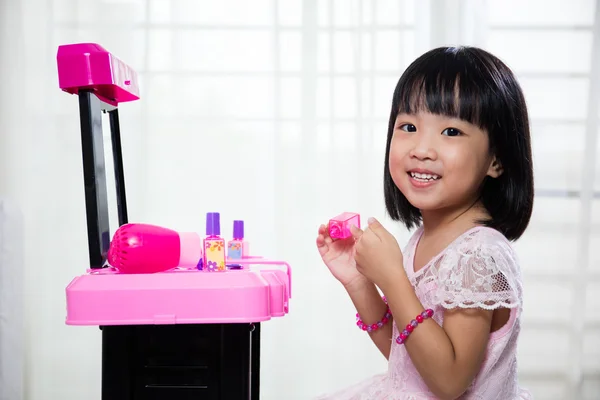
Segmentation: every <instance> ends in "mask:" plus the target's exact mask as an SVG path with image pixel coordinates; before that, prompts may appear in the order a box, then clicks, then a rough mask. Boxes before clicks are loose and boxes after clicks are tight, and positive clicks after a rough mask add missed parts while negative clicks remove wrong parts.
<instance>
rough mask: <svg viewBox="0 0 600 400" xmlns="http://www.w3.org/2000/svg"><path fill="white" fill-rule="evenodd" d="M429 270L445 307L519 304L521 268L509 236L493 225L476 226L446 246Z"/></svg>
mask: <svg viewBox="0 0 600 400" xmlns="http://www.w3.org/2000/svg"><path fill="white" fill-rule="evenodd" d="M438 257H439V258H438V259H437V260H436V261H435V262H434V263H433V265H431V268H430V270H429V271H428V275H429V276H428V277H429V279H431V280H433V281H435V282H436V283H437V287H438V291H437V292H436V296H437V301H436V302H437V303H438V304H444V306H445V307H454V306H459V307H463V308H468V307H480V308H486V309H494V308H497V307H505V308H513V307H518V306H520V304H521V300H522V282H521V270H520V266H519V261H518V258H517V255H516V253H515V251H514V249H513V247H512V245H511V243H510V241H509V240H508V239H506V237H504V235H503V234H502V233H501V232H499V231H497V230H494V229H492V228H487V227H481V226H478V227H475V228H472V229H470V230H468V231H467V232H465V233H463V234H462V235H461V236H460V237H458V238H457V239H456V240H455V241H454V242H453V243H452V244H451V245H450V246H448V247H447V248H446V250H445V251H443V252H442V253H441V254H440V255H439V256H438Z"/></svg>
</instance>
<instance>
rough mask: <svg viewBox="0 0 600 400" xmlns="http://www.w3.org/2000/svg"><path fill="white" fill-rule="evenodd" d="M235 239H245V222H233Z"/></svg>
mask: <svg viewBox="0 0 600 400" xmlns="http://www.w3.org/2000/svg"><path fill="white" fill-rule="evenodd" d="M233 238H234V239H243V238H244V221H240V220H236V221H233Z"/></svg>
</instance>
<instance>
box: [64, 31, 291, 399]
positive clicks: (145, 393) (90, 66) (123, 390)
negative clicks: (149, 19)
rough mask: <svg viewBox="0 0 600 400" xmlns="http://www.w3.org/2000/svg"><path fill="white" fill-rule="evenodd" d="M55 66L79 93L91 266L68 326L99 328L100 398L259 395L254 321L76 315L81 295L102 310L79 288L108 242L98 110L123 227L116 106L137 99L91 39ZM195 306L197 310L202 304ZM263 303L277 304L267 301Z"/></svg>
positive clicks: (133, 84) (133, 83) (126, 73)
mask: <svg viewBox="0 0 600 400" xmlns="http://www.w3.org/2000/svg"><path fill="white" fill-rule="evenodd" d="M57 64H58V73H59V86H60V88H61V89H62V90H63V91H65V92H67V93H71V94H76V95H77V96H78V97H79V113H80V122H81V143H82V156H83V172H84V188H85V203H86V214H87V233H88V245H89V258H90V266H91V268H90V269H89V270H88V273H87V274H85V275H82V276H80V277H76V278H75V279H74V280H73V281H72V282H71V284H70V285H69V287H67V323H68V324H70V325H98V326H100V329H101V331H102V399H103V400H154V399H169V400H186V399H195V400H199V399H211V400H212V399H223V400H237V399H252V400H257V399H259V389H260V388H259V384H260V328H261V325H260V323H259V322H256V321H248V322H243V323H206V324H175V323H171V324H160V323H155V324H145V325H124V324H123V323H122V322H121V323H119V322H117V323H115V324H108V323H103V322H102V321H100V320H96V321H90V320H89V319H87V320H86V318H84V317H82V318H79V316H78V315H75V314H76V313H75V310H80V309H81V304H82V299H85V304H93V305H92V306H88V308H102V307H103V303H104V302H103V301H97V299H102V295H101V292H98V291H96V292H94V289H89V288H90V287H93V285H91V284H88V286H85V287H86V288H88V289H86V290H87V292H85V290H84V289H82V288H83V287H84V286H81V285H82V283H85V282H88V283H89V282H92V281H93V279H97V278H98V275H94V273H95V272H102V271H103V270H102V268H103V267H104V265H105V261H106V257H107V253H108V249H109V244H110V230H109V207H108V196H107V180H106V172H105V171H106V170H105V165H104V164H105V160H104V147H103V146H104V144H103V134H102V113H108V116H109V120H110V130H111V142H112V153H113V164H114V170H115V182H116V193H117V204H118V219H119V225H122V224H125V223H128V220H127V202H126V194H125V182H124V173H123V156H122V151H121V136H120V127H119V114H118V104H119V103H122V102H127V101H135V100H137V99H139V89H138V83H137V75H136V73H135V71H133V70H132V69H131V68H130V67H129V66H127V65H126V64H125V63H123V62H122V61H121V60H119V59H118V58H116V57H115V56H113V55H112V54H110V53H109V52H108V51H106V50H105V49H104V48H102V47H101V46H99V45H97V44H88V43H83V44H71V45H64V46H60V47H59V49H58V54H57ZM288 267H289V266H288ZM289 274H290V272H289V270H288V275H289ZM271 278H272V280H276V279H275V278H273V277H271ZM288 279H290V278H289V276H288ZM280 281H283V279H281V280H280ZM77 285H79V286H77ZM265 285H267V286H268V283H266V284H265ZM286 285H288V286H287V287H285V288H284V289H281V291H280V292H279V294H280V295H281V293H283V291H286V296H283V295H281V296H280V297H281V298H283V297H285V300H283V301H284V302H285V306H284V308H285V312H281V313H280V314H279V316H282V315H283V314H286V313H287V310H288V308H287V307H288V305H287V299H288V298H289V294H290V286H291V279H290V280H289V281H288V282H287V283H286ZM281 286H282V287H283V286H285V285H281ZM266 290H270V292H271V295H270V296H271V301H272V298H273V297H272V296H273V295H274V294H277V290H274V289H273V287H271V288H269V287H267V288H266ZM75 292H77V295H78V296H79V297H76V296H75V294H74V293H75ZM84 292H85V293H84ZM99 293H100V295H99ZM83 295H86V296H88V297H81V296H83ZM94 296H96V297H94ZM106 296H108V294H107V295H106ZM105 298H106V297H105ZM89 299H96V300H89ZM75 302H79V304H75ZM198 307H202V303H201V302H200V303H199V304H198ZM269 307H270V308H276V307H275V306H273V305H272V304H271V305H270V306H269V305H267V307H266V308H269ZM78 318H79V319H78Z"/></svg>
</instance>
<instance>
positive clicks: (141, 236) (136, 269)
mask: <svg viewBox="0 0 600 400" xmlns="http://www.w3.org/2000/svg"><path fill="white" fill-rule="evenodd" d="M201 258H202V247H201V241H200V236H198V234H196V233H193V232H191V233H178V232H176V231H174V230H171V229H167V228H163V227H160V226H155V225H149V224H125V225H122V226H120V227H119V229H117V231H116V232H115V234H114V236H113V239H112V241H111V243H110V248H109V250H108V263H109V264H110V265H111V266H113V267H115V268H117V269H118V270H119V271H120V272H123V273H127V274H149V273H155V272H161V271H167V270H169V269H172V268H175V267H178V266H188V267H196V266H197V265H198V263H199V262H200V261H201Z"/></svg>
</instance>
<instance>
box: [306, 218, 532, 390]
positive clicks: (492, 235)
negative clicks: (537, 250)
mask: <svg viewBox="0 0 600 400" xmlns="http://www.w3.org/2000/svg"><path fill="white" fill-rule="evenodd" d="M422 233H423V231H422V229H421V228H420V229H418V230H417V231H416V232H415V234H414V235H413V236H412V238H411V239H410V241H409V242H408V245H407V246H406V249H405V251H404V267H405V269H406V273H407V274H408V277H409V279H410V281H411V283H412V285H413V287H414V289H415V293H416V294H417V296H418V297H419V299H420V301H421V303H422V304H423V306H424V307H425V308H432V309H433V310H434V311H435V314H434V316H433V319H434V320H435V321H436V322H437V323H438V324H440V325H442V323H443V320H444V312H443V311H444V309H447V308H455V307H461V308H473V307H477V308H483V309H487V310H493V309H496V308H509V309H511V312H510V318H509V321H508V323H507V324H505V325H504V326H503V327H502V328H500V329H499V330H498V331H495V332H493V333H492V334H491V335H490V339H489V343H488V346H487V354H486V357H485V360H484V362H483V364H482V366H481V370H480V371H479V373H478V374H477V376H476V378H475V380H474V381H473V383H472V384H471V386H470V387H469V388H468V389H467V391H466V392H465V393H464V394H463V395H462V396H461V397H460V398H459V399H461V400H514V399H531V398H532V396H531V394H530V393H529V392H528V391H526V390H524V389H522V388H520V387H519V385H518V382H517V355H516V353H517V338H518V336H519V330H520V319H521V318H520V316H521V310H522V299H523V295H522V285H521V273H520V268H519V264H518V261H517V258H516V256H515V253H514V251H513V249H512V247H511V245H510V242H509V241H508V240H507V239H506V238H505V237H504V236H503V235H502V234H501V233H500V232H498V231H496V230H493V229H490V228H485V227H476V228H473V229H471V230H469V231H467V232H465V233H463V234H462V235H461V236H460V237H458V238H457V239H456V240H455V241H454V242H453V243H451V244H450V245H449V246H448V247H447V248H446V249H445V250H444V251H442V252H441V253H440V254H438V255H437V256H436V257H434V258H433V259H432V260H431V261H429V263H428V264H427V265H426V266H425V267H423V268H421V269H420V270H419V271H417V272H416V273H415V272H414V268H413V259H414V253H415V249H416V247H417V243H418V242H419V239H420V238H421V235H422ZM398 334H399V332H398V327H397V326H396V323H395V322H394V334H393V335H394V337H396V336H397V335H398ZM318 399H320V400H328V399H330V400H425V399H427V400H431V399H436V397H435V396H434V395H433V393H431V392H430V391H429V389H428V388H427V385H426V384H425V382H423V380H422V379H421V376H420V375H419V372H418V371H417V370H416V368H415V367H414V365H413V363H412V361H411V359H410V357H409V355H408V353H407V352H406V349H405V347H404V346H401V345H396V344H395V343H394V344H393V345H392V349H391V352H390V357H389V362H388V371H387V373H384V374H381V375H376V376H374V377H372V378H370V379H367V380H365V381H363V382H361V383H358V384H356V385H354V386H351V387H349V388H347V389H345V390H342V391H340V392H337V393H333V394H329V395H325V396H321V397H319V398H318Z"/></svg>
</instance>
